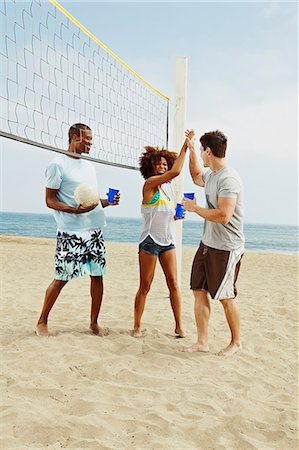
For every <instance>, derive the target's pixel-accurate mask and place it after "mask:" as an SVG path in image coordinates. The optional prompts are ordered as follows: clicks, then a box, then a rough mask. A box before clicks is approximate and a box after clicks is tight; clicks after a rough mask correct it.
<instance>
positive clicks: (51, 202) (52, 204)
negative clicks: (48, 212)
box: [46, 188, 98, 214]
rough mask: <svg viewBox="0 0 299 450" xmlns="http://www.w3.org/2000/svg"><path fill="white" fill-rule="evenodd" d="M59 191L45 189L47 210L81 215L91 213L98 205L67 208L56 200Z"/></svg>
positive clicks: (67, 206)
mask: <svg viewBox="0 0 299 450" xmlns="http://www.w3.org/2000/svg"><path fill="white" fill-rule="evenodd" d="M58 191H59V189H50V188H46V204H47V207H48V208H51V209H55V210H56V211H62V212H66V213H70V214H81V213H85V212H89V211H92V210H93V209H94V208H96V207H97V206H98V203H95V204H94V205H91V206H88V207H87V208H84V207H83V206H77V207H76V208H75V207H74V206H69V205H67V204H66V203H63V202H61V201H59V200H58V198H57V193H58Z"/></svg>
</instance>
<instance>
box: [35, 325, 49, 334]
mask: <svg viewBox="0 0 299 450" xmlns="http://www.w3.org/2000/svg"><path fill="white" fill-rule="evenodd" d="M35 334H36V336H40V337H45V336H49V331H48V325H47V324H46V323H38V324H37V325H36V329H35Z"/></svg>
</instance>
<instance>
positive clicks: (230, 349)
mask: <svg viewBox="0 0 299 450" xmlns="http://www.w3.org/2000/svg"><path fill="white" fill-rule="evenodd" d="M241 349H242V344H241V342H238V343H233V342H231V343H230V344H229V345H228V346H227V347H225V348H223V349H222V350H221V351H220V352H219V353H218V356H231V355H233V354H234V353H236V352H238V351H239V350H241Z"/></svg>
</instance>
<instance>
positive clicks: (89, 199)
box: [74, 183, 100, 208]
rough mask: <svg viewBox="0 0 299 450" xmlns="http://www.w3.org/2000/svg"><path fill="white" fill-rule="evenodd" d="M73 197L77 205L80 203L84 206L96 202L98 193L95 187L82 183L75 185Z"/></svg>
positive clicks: (98, 197) (98, 198) (98, 196)
mask: <svg viewBox="0 0 299 450" xmlns="http://www.w3.org/2000/svg"><path fill="white" fill-rule="evenodd" d="M74 197H75V200H76V203H77V205H82V206H83V207H85V208H87V207H88V206H91V205H94V204H95V203H98V202H99V200H100V194H99V191H98V190H97V188H96V187H95V186H91V185H90V184H84V183H82V184H79V186H78V187H76V189H75V192H74Z"/></svg>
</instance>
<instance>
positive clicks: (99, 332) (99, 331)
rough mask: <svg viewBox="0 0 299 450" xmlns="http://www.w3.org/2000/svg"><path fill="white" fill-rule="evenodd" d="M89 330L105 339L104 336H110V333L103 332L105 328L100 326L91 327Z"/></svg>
mask: <svg viewBox="0 0 299 450" xmlns="http://www.w3.org/2000/svg"><path fill="white" fill-rule="evenodd" d="M89 329H90V331H91V332H92V333H93V334H95V335H96V336H100V337H104V336H108V334H109V333H108V331H105V330H103V328H101V327H99V325H98V324H96V325H90V326H89Z"/></svg>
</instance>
